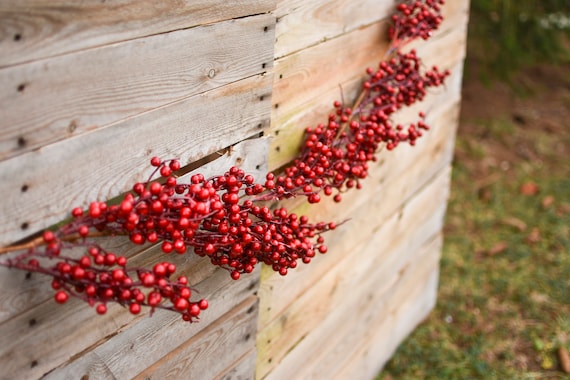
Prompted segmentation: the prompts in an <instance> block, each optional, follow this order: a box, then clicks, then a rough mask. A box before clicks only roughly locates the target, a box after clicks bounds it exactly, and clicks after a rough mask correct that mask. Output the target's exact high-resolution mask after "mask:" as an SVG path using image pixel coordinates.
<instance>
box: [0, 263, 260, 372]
mask: <svg viewBox="0 0 570 380" xmlns="http://www.w3.org/2000/svg"><path fill="white" fill-rule="evenodd" d="M182 257H184V256H182ZM149 258H150V259H151V260H158V261H160V260H161V259H164V258H163V257H162V256H160V255H156V254H154V255H150V257H149ZM134 263H135V264H136V261H135V262H134ZM150 264H152V263H150ZM194 267H195V265H192V263H189V265H188V266H187V268H182V271H181V274H187V275H189V278H190V279H192V269H193V268H194ZM208 267H211V266H208ZM212 268H213V267H212ZM257 286H258V279H257V276H256V274H252V275H251V276H249V277H248V278H244V280H243V281H239V282H235V281H233V280H231V279H230V277H229V275H228V273H227V272H226V271H224V270H221V269H220V270H215V271H213V272H211V274H210V275H208V276H207V277H206V278H204V279H203V280H202V281H201V282H199V283H197V284H196V285H194V286H193V287H194V288H195V289H196V290H197V291H198V292H199V293H198V297H204V298H206V299H208V301H209V302H210V307H209V308H208V310H206V311H204V312H203V315H202V316H201V321H200V322H199V323H195V324H191V325H189V324H187V323H185V322H183V321H182V319H181V318H180V316H179V315H178V314H175V313H171V312H163V311H157V312H156V313H155V314H154V315H153V316H152V317H151V318H148V311H147V310H144V312H143V313H141V315H140V316H138V317H133V316H132V315H130V314H129V313H128V312H126V311H125V310H124V309H122V308H120V307H119V306H115V305H113V307H110V308H109V310H108V312H107V314H105V316H98V315H96V314H95V311H94V310H93V309H91V308H88V307H86V306H85V305H84V304H83V303H82V302H79V301H76V300H70V301H68V303H66V305H65V306H63V307H58V306H57V305H54V304H53V301H51V300H49V301H47V302H45V303H43V304H40V305H38V306H37V307H35V308H33V309H31V310H29V311H26V312H24V313H22V314H20V315H18V316H17V317H15V318H12V319H10V320H9V321H7V322H4V323H3V324H1V325H0V331H1V333H2V334H3V336H4V339H3V341H4V340H5V343H4V344H3V346H2V347H1V349H0V350H1V351H0V358H1V367H2V368H3V370H4V373H5V374H10V377H11V378H14V376H15V377H20V378H37V377H40V376H42V375H44V374H46V373H47V372H50V371H51V372H50V373H49V376H47V378H52V379H58V378H59V379H63V378H69V377H75V376H77V375H78V374H79V373H81V375H83V374H89V375H90V376H92V377H93V378H97V376H102V377H106V376H109V374H112V375H113V376H114V377H116V378H125V377H131V376H134V375H136V374H137V373H138V372H140V370H141V366H140V363H139V361H138V360H142V361H143V362H144V363H146V364H149V365H150V364H152V363H154V362H155V361H156V360H158V359H160V358H161V357H162V356H165V355H166V354H168V353H169V352H170V351H172V350H174V349H176V348H177V347H178V346H179V345H181V344H182V343H184V342H185V341H187V340H188V339H190V338H191V337H192V336H193V335H195V334H197V333H198V332H199V331H201V330H202V329H204V328H206V327H207V326H208V325H209V324H210V323H213V322H214V321H215V320H217V319H218V318H219V317H221V316H222V315H224V314H225V313H227V312H228V311H229V310H231V309H232V308H234V307H235V306H236V305H238V304H239V303H240V302H241V301H242V300H244V299H246V298H248V297H249V296H251V295H252V294H253V293H255V292H256V290H257ZM31 320H35V321H36V322H35V323H34V324H33V325H31V324H30V323H29V321H31ZM62 321H73V322H72V323H73V325H72V326H71V325H70V323H62ZM71 327H72V329H70V328H71ZM38 341H39V342H50V344H49V345H45V344H40V345H38V344H36V342H38ZM135 357H136V358H138V360H130V361H129V360H125V359H126V358H135ZM56 367H59V368H57V369H54V368H56ZM79 377H81V376H79ZM0 378H2V377H1V375H0Z"/></svg>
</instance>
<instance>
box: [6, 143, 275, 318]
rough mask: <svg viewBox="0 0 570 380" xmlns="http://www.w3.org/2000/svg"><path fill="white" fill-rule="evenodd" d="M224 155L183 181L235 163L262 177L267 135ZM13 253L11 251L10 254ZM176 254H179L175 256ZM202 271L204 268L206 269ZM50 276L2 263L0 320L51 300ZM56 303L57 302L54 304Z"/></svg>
mask: <svg viewBox="0 0 570 380" xmlns="http://www.w3.org/2000/svg"><path fill="white" fill-rule="evenodd" d="M230 148H231V149H228V150H227V151H226V152H225V153H220V154H221V155H220V156H218V154H214V156H216V157H217V158H216V159H215V160H213V161H211V162H209V163H207V164H204V165H202V166H200V167H199V168H197V169H195V170H193V171H191V172H190V173H188V174H186V175H184V176H182V177H180V179H179V180H180V181H181V182H188V181H189V179H190V176H192V175H193V174H196V173H201V174H203V175H204V176H205V177H206V178H209V177H211V176H213V175H217V174H220V173H223V172H225V171H227V170H228V169H229V168H230V167H232V166H238V167H240V168H242V169H244V170H245V171H246V172H248V173H251V174H252V175H254V176H255V178H260V177H261V178H262V177H263V175H264V174H265V173H266V172H267V160H266V157H267V152H268V148H269V140H268V138H267V137H262V138H256V139H249V140H245V141H242V142H241V143H238V144H235V145H233V146H231V147H230ZM98 243H99V244H100V245H101V246H103V247H105V248H106V249H108V250H109V251H112V252H121V253H122V254H123V255H124V256H126V257H127V258H132V257H135V256H136V255H138V254H144V255H149V256H150V255H159V256H162V252H161V251H160V249H159V248H158V247H154V248H152V249H149V247H148V245H145V246H142V247H141V246H137V245H133V244H132V243H131V242H130V240H129V239H128V238H126V237H122V238H119V237H116V238H110V239H99V241H98ZM10 256H13V255H8V257H10ZM174 257H175V258H176V257H177V256H174ZM178 260H179V264H180V265H184V266H189V265H191V266H192V277H193V278H195V279H196V280H197V281H198V280H200V279H202V278H205V277H207V276H208V275H209V274H211V272H212V270H213V267H211V266H210V265H209V263H207V262H205V263H204V262H203V261H199V260H193V261H191V262H189V261H187V260H180V259H178ZM204 271H205V273H204V274H202V272H204ZM50 282H51V279H50V278H49V277H46V276H41V275H37V276H31V277H29V278H28V277H27V275H26V273H23V272H21V271H15V270H10V269H8V268H6V267H2V266H0V288H1V289H2V292H0V305H2V307H1V308H0V323H2V322H4V321H6V320H8V319H10V318H13V317H14V316H16V315H18V314H20V313H22V312H24V311H26V310H28V309H31V308H33V307H34V306H36V305H38V304H40V303H43V302H45V301H48V300H49V302H52V301H51V299H52V297H53V290H52V289H51V287H50ZM54 306H55V305H54Z"/></svg>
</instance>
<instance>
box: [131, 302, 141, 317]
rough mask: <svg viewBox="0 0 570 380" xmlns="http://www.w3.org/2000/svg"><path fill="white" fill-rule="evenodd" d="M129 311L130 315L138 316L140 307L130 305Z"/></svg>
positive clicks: (134, 304) (135, 304) (136, 304)
mask: <svg viewBox="0 0 570 380" xmlns="http://www.w3.org/2000/svg"><path fill="white" fill-rule="evenodd" d="M129 311H130V312H131V314H135V315H136V314H138V313H140V312H141V305H139V304H138V303H132V304H130V305H129Z"/></svg>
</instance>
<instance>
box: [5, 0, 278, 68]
mask: <svg viewBox="0 0 570 380" xmlns="http://www.w3.org/2000/svg"><path fill="white" fill-rule="evenodd" d="M274 8H275V0H233V1H220V0H182V1H181V0H163V1H160V2H157V1H153V0H115V1H112V2H106V1H100V0H81V1H66V0H3V1H2V3H0V50H2V52H3V54H2V55H0V67H4V66H7V65H14V64H18V63H22V62H28V61H32V60H38V59H42V58H46V57H52V56H54V55H61V54H65V53H69V52H73V51H78V50H84V49H87V48H92V47H95V46H102V45H107V44H111V43H116V42H119V41H125V40H131V39H135V38H140V37H145V36H149V35H153V34H160V33H165V32H170V31H173V30H178V29H187V28H191V27H194V26H197V25H203V24H210V23H215V22H219V21H223V20H228V19H232V18H239V17H244V16H249V15H255V14H260V13H266V12H270V11H272V10H273V9H274Z"/></svg>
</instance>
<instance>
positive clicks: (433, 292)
mask: <svg viewBox="0 0 570 380" xmlns="http://www.w3.org/2000/svg"><path fill="white" fill-rule="evenodd" d="M438 278H439V268H438V267H437V266H436V267H435V268H433V267H432V272H431V273H430V274H429V275H428V277H427V279H426V280H424V281H423V282H422V283H418V282H416V283H414V285H416V288H415V289H412V290H411V291H409V293H408V294H406V295H405V296H404V297H406V298H407V299H402V300H401V301H402V302H393V305H394V306H395V307H393V308H391V310H390V313H389V314H388V315H387V316H386V318H385V319H384V320H382V322H381V324H380V325H378V326H377V327H375V328H374V329H372V330H370V331H368V334H369V335H368V336H367V338H368V339H367V340H365V341H364V344H362V345H361V348H360V350H359V351H358V352H357V353H355V354H354V355H353V357H352V358H350V359H348V360H347V361H346V362H347V363H348V365H347V366H346V367H345V368H342V369H341V370H340V371H338V372H337V373H335V376H334V377H331V379H333V378H334V379H338V380H342V379H372V378H375V377H376V376H378V372H379V371H380V370H381V368H382V367H383V366H384V364H385V363H386V362H387V361H388V360H389V359H390V358H391V357H392V355H393V354H394V352H395V351H396V349H397V348H398V346H399V345H400V343H401V342H402V341H403V340H404V339H405V337H406V336H407V335H409V334H410V333H411V332H412V330H413V329H414V328H415V327H416V326H417V325H418V324H419V323H421V321H422V320H424V319H425V318H426V316H427V315H428V313H429V312H430V311H431V310H432V309H433V307H434V304H435V302H436V297H437V284H438ZM370 333H372V334H370Z"/></svg>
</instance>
